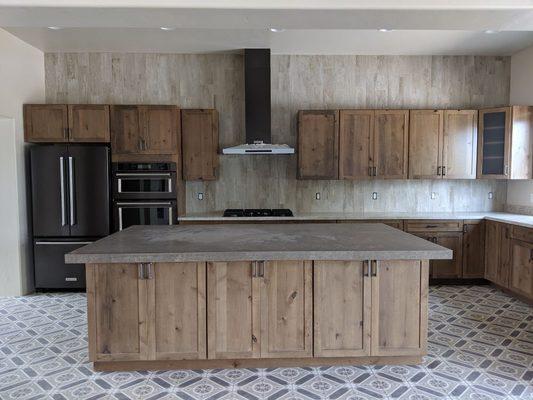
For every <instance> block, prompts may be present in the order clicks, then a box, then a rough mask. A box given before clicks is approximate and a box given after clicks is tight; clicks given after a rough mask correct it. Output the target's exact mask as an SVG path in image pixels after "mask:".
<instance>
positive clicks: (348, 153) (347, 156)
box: [339, 110, 374, 179]
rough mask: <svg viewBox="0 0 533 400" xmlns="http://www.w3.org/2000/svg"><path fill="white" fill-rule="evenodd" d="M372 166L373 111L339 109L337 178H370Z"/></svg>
mask: <svg viewBox="0 0 533 400" xmlns="http://www.w3.org/2000/svg"><path fill="white" fill-rule="evenodd" d="M373 166H374V111H373V110H340V112H339V179H371V177H372V172H373V170H372V167H373Z"/></svg>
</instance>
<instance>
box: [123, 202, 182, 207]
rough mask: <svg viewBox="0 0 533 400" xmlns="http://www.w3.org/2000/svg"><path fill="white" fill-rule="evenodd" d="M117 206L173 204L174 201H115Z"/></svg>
mask: <svg viewBox="0 0 533 400" xmlns="http://www.w3.org/2000/svg"><path fill="white" fill-rule="evenodd" d="M115 204H116V205H117V206H119V207H122V206H140V207H145V206H171V205H172V203H171V202H170V201H168V202H141V201H138V202H120V203H118V202H117V203H115Z"/></svg>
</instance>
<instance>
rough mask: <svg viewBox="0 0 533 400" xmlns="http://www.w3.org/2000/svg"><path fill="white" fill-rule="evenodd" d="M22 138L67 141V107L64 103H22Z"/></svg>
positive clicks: (30, 140) (36, 141)
mask: <svg viewBox="0 0 533 400" xmlns="http://www.w3.org/2000/svg"><path fill="white" fill-rule="evenodd" d="M24 140H25V141H26V142H33V143H40V142H43V143H46V142H68V140H69V138H68V109H67V106H66V105H64V104H24Z"/></svg>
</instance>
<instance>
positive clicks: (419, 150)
mask: <svg viewBox="0 0 533 400" xmlns="http://www.w3.org/2000/svg"><path fill="white" fill-rule="evenodd" d="M443 118H444V113H443V111H442V110H411V112H410V114H409V178H411V179H435V178H440V177H441V171H440V169H441V165H442V151H441V149H442V137H443V124H444V119H443Z"/></svg>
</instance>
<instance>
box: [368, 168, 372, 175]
mask: <svg viewBox="0 0 533 400" xmlns="http://www.w3.org/2000/svg"><path fill="white" fill-rule="evenodd" d="M368 176H372V167H368Z"/></svg>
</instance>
